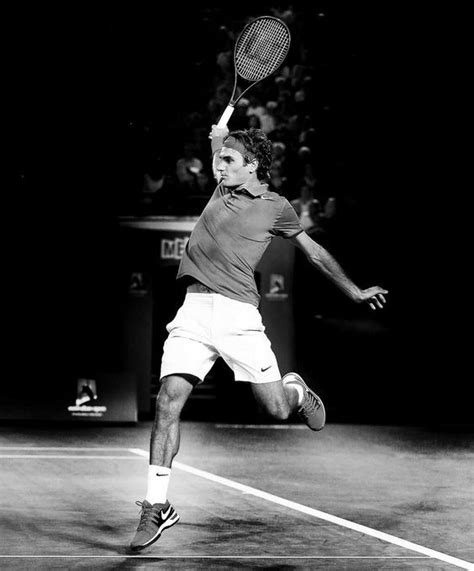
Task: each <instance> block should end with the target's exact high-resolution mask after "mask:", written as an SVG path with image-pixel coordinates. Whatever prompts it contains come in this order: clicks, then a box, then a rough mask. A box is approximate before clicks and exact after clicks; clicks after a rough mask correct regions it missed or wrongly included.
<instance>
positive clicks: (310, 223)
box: [291, 184, 322, 234]
mask: <svg viewBox="0 0 474 571" xmlns="http://www.w3.org/2000/svg"><path fill="white" fill-rule="evenodd" d="M291 205H292V206H293V208H294V209H295V212H296V214H298V217H299V219H300V222H301V225H302V226H303V229H304V230H305V231H306V232H307V233H308V234H313V233H319V232H320V231H321V230H322V228H321V226H320V217H321V214H322V208H321V204H320V202H319V200H317V199H316V198H315V197H314V193H313V189H312V188H311V187H310V186H308V185H307V184H302V185H301V187H300V191H299V196H298V198H295V199H293V200H292V201H291Z"/></svg>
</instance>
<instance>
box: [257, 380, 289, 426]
mask: <svg viewBox="0 0 474 571" xmlns="http://www.w3.org/2000/svg"><path fill="white" fill-rule="evenodd" d="M252 391H253V394H254V396H255V398H256V400H257V402H258V403H259V404H260V405H261V406H262V407H263V408H264V410H265V412H267V414H269V415H270V416H273V417H274V418H277V419H279V420H286V419H287V418H288V417H289V416H290V414H291V413H292V412H294V411H295V410H296V408H297V406H298V393H297V392H296V391H295V390H294V389H293V388H291V387H287V386H285V385H284V384H283V383H282V382H281V381H275V382H273V383H263V384H260V385H257V384H255V383H252Z"/></svg>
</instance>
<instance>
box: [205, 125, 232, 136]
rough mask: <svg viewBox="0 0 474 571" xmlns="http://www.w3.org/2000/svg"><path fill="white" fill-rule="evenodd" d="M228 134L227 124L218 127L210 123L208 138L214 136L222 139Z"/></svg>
mask: <svg viewBox="0 0 474 571" xmlns="http://www.w3.org/2000/svg"><path fill="white" fill-rule="evenodd" d="M228 134H229V129H228V128H227V126H225V127H218V126H217V125H212V127H211V132H210V133H209V139H213V138H214V137H220V138H221V139H224V138H225V137H227V135H228Z"/></svg>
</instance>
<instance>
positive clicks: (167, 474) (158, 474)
mask: <svg viewBox="0 0 474 571" xmlns="http://www.w3.org/2000/svg"><path fill="white" fill-rule="evenodd" d="M156 475H157V476H169V474H158V472H157V473H156Z"/></svg>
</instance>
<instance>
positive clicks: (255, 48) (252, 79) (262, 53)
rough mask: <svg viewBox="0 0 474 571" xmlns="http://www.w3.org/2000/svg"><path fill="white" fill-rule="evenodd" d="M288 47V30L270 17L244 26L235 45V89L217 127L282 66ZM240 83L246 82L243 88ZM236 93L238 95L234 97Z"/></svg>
mask: <svg viewBox="0 0 474 571" xmlns="http://www.w3.org/2000/svg"><path fill="white" fill-rule="evenodd" d="M290 43H291V35H290V30H289V29H288V26H287V25H286V24H285V23H284V22H282V21H281V20H279V19H278V18H274V17H273V16H260V17H259V18H257V19H256V20H253V21H252V22H249V23H248V24H247V25H246V26H245V28H244V29H243V30H242V32H241V33H240V35H239V37H238V38H237V41H236V42H235V47H234V88H233V90H232V95H231V98H230V101H229V103H228V105H227V107H226V109H225V111H224V113H223V114H222V116H221V118H220V119H219V122H218V124H217V126H218V127H221V128H222V127H225V126H226V125H227V122H228V121H229V119H230V117H231V115H232V113H233V112H234V107H235V105H236V103H237V102H238V101H239V99H240V98H241V97H242V96H243V95H244V93H246V92H247V91H248V90H249V89H250V88H251V87H253V86H254V85H256V84H257V83H259V82H260V81H262V80H263V79H266V78H267V77H269V76H270V75H271V74H272V73H274V72H275V71H276V70H277V69H278V68H279V67H280V66H281V64H282V63H283V61H284V59H285V58H286V56H287V54H288V51H289V49H290ZM239 80H240V83H242V80H243V81H244V82H245V83H244V84H243V87H242V86H241V85H240V84H239ZM247 84H249V85H247ZM245 85H247V87H245ZM244 87H245V89H244ZM238 91H240V93H239V95H238V96H237V93H238Z"/></svg>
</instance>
